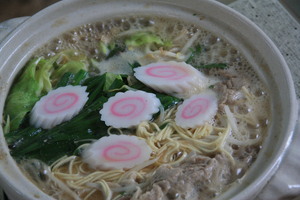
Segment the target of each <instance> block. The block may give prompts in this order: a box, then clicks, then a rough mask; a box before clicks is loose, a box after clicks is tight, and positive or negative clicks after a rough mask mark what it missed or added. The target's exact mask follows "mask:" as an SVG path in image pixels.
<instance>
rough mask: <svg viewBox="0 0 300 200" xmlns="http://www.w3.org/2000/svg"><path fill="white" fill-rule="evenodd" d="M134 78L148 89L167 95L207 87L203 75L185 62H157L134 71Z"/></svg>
mask: <svg viewBox="0 0 300 200" xmlns="http://www.w3.org/2000/svg"><path fill="white" fill-rule="evenodd" d="M134 71H135V73H134V76H135V77H136V78H137V79H138V80H139V81H141V82H143V83H144V84H145V85H147V86H148V87H151V88H153V89H155V90H156V91H158V92H164V93H167V94H172V93H178V94H182V93H187V92H190V91H191V90H193V88H196V89H198V90H199V89H200V90H201V89H203V88H205V87H206V86H207V80H206V78H205V77H204V75H203V74H202V73H201V72H199V71H198V70H197V69H195V68H194V67H193V66H191V65H189V64H186V63H185V62H175V61H169V62H157V63H151V64H149V65H145V66H141V67H137V68H135V69H134Z"/></svg>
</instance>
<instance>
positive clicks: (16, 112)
mask: <svg viewBox="0 0 300 200" xmlns="http://www.w3.org/2000/svg"><path fill="white" fill-rule="evenodd" d="M85 59H86V58H85V56H84V55H81V54H79V53H78V52H76V51H74V50H66V51H63V52H61V53H59V54H57V55H56V56H54V57H52V58H50V59H48V60H45V59H43V58H36V59H33V60H31V61H30V62H29V63H28V64H27V65H26V66H25V68H24V70H23V71H22V74H21V75H20V77H19V78H18V79H17V81H16V83H15V84H14V86H13V88H12V89H11V92H10V94H9V96H8V97H7V100H6V105H5V110H4V116H10V119H11V121H10V127H9V129H10V131H13V130H16V129H17V128H18V127H19V124H20V122H21V121H22V119H23V117H24V116H25V115H26V113H27V112H29V111H30V110H31V109H32V108H33V106H34V104H35V103H36V102H37V101H38V100H39V99H40V97H41V96H43V95H45V94H47V93H48V92H49V91H50V90H51V89H52V82H56V81H55V79H60V78H61V77H62V76H63V75H64V74H65V73H66V72H72V73H77V72H78V71H80V70H81V69H85V64H84V61H85ZM69 75H70V74H69ZM7 128H8V127H7Z"/></svg>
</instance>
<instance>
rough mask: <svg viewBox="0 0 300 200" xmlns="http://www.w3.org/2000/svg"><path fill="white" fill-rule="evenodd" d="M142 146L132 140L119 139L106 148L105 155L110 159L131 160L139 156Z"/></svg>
mask: <svg viewBox="0 0 300 200" xmlns="http://www.w3.org/2000/svg"><path fill="white" fill-rule="evenodd" d="M140 155H141V148H140V147H139V146H137V145H135V144H133V143H131V142H125V141H118V143H117V144H114V145H111V146H109V147H107V148H106V149H104V151H103V156H104V158H106V159H107V160H109V161H130V160H135V159H137V158H139V157H140Z"/></svg>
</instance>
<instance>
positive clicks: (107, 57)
mask: <svg viewBox="0 0 300 200" xmlns="http://www.w3.org/2000/svg"><path fill="white" fill-rule="evenodd" d="M122 51H125V48H123V47H115V48H114V49H112V50H111V51H110V52H109V54H108V55H107V56H106V58H105V60H108V59H110V58H111V57H113V56H114V55H116V54H117V53H119V52H122Z"/></svg>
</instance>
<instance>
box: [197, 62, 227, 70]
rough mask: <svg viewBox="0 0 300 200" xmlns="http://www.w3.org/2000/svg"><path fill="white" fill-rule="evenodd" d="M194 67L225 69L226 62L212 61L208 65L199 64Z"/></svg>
mask: <svg viewBox="0 0 300 200" xmlns="http://www.w3.org/2000/svg"><path fill="white" fill-rule="evenodd" d="M194 67H195V68H221V69H225V68H226V67H227V64H226V63H213V64H209V65H201V66H194Z"/></svg>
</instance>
